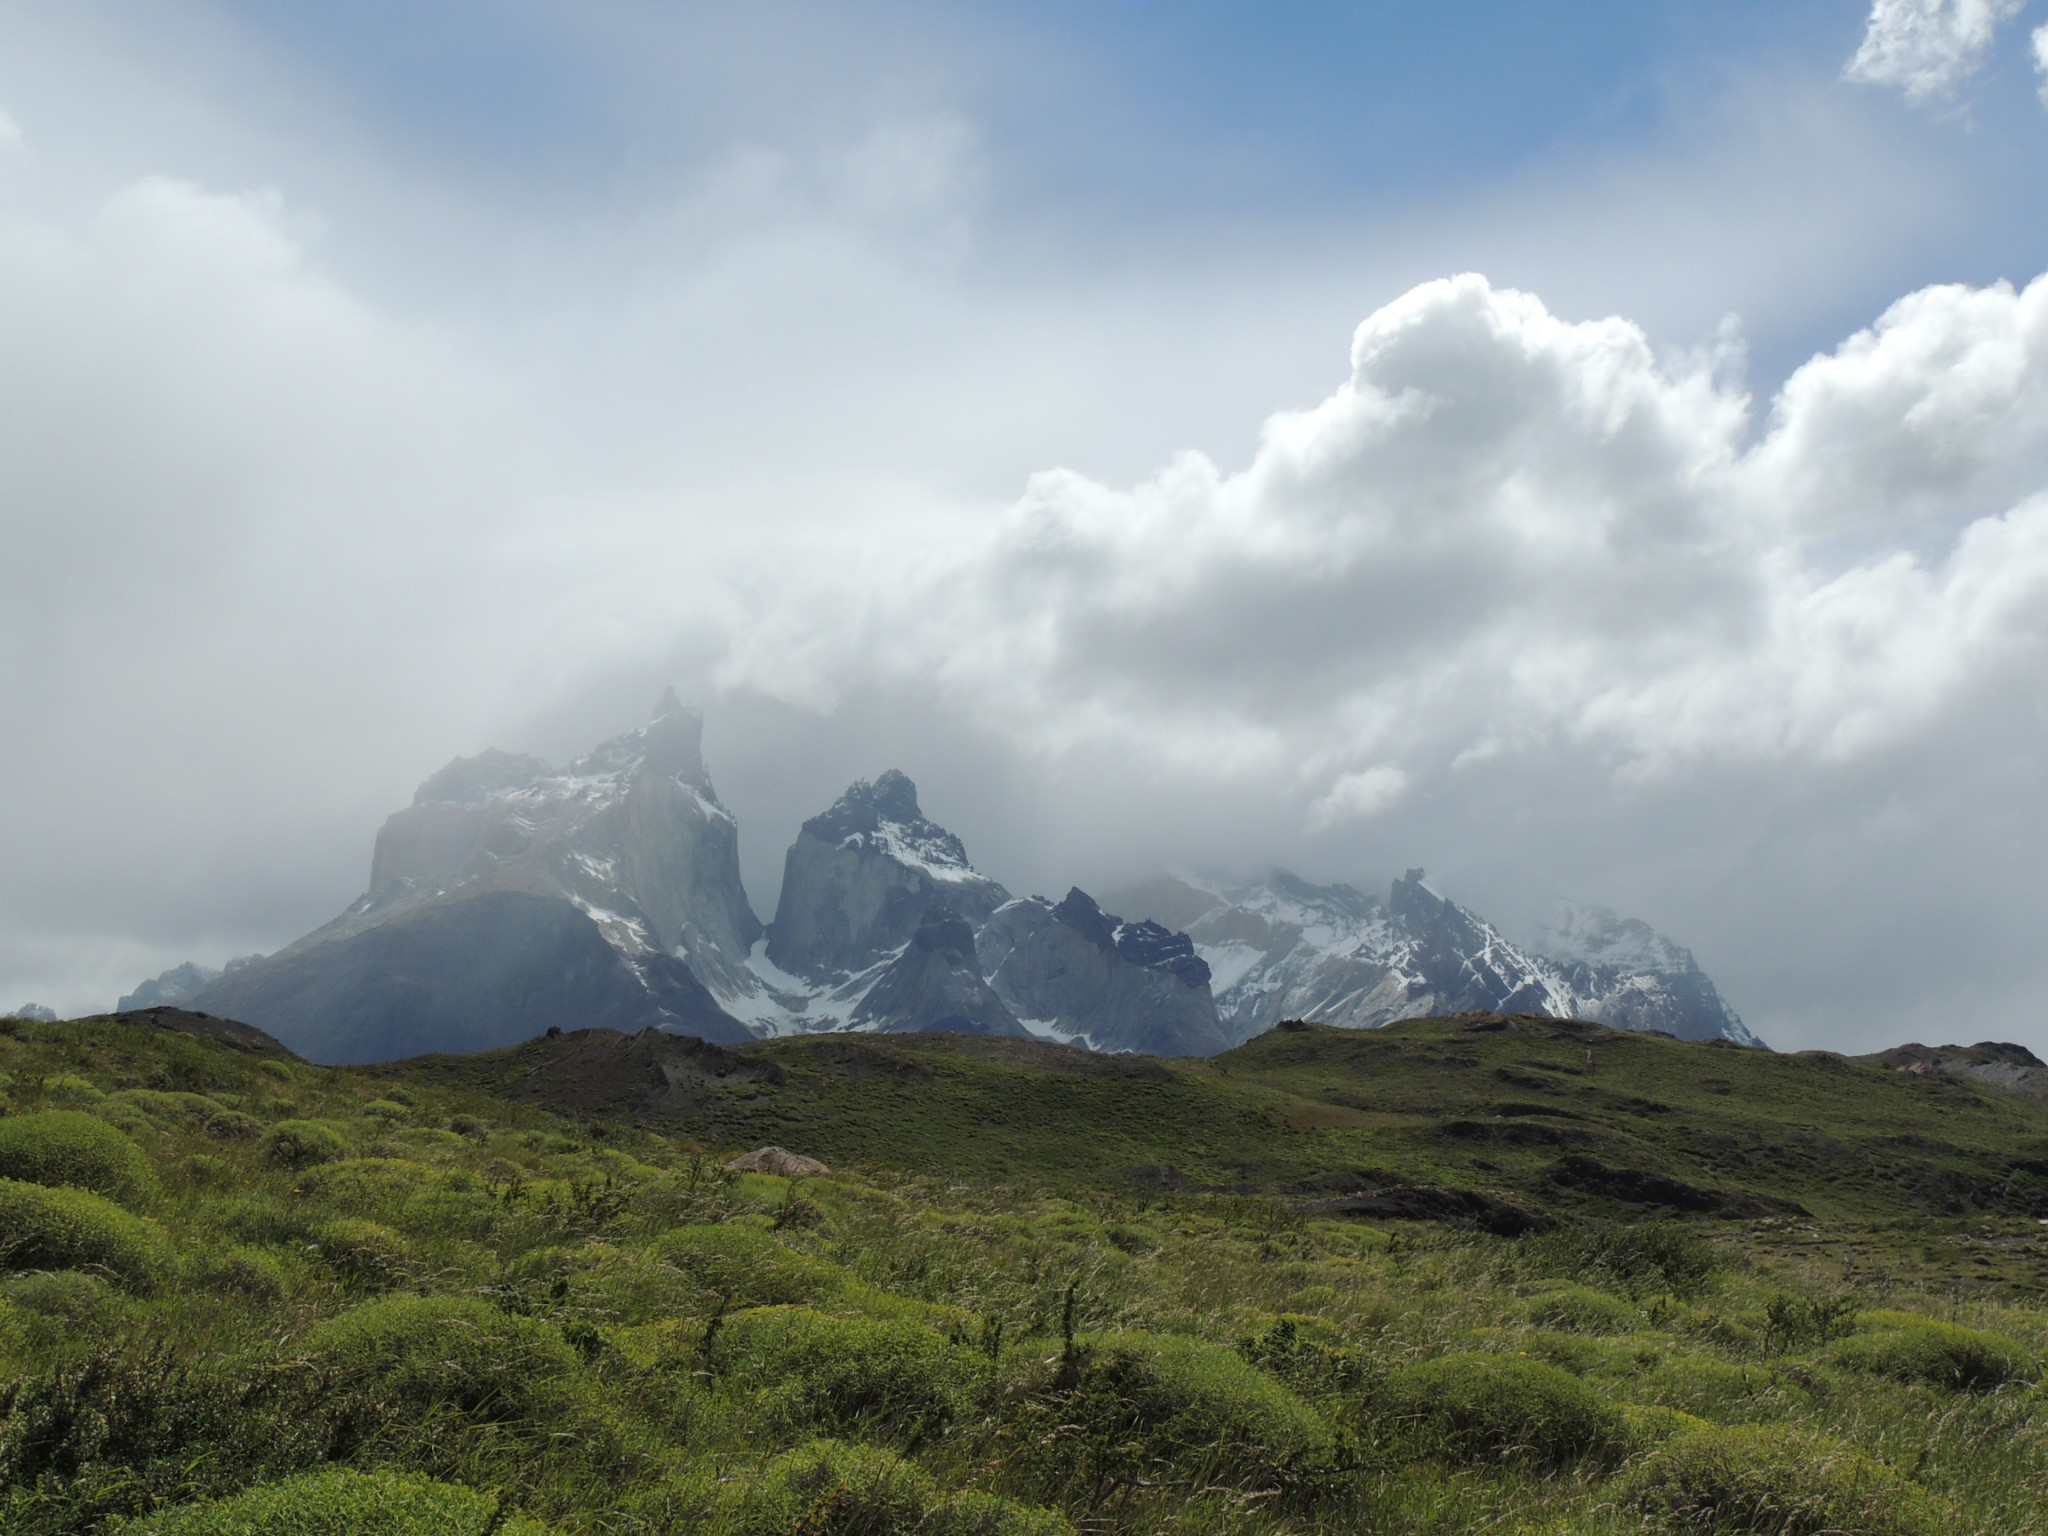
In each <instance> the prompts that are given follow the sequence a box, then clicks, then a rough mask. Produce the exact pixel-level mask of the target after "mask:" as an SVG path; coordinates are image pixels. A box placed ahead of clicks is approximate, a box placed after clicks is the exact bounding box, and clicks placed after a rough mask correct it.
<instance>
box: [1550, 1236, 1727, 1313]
mask: <svg viewBox="0 0 2048 1536" xmlns="http://www.w3.org/2000/svg"><path fill="white" fill-rule="evenodd" d="M1514 1266H1515V1267H1517V1268H1520V1269H1521V1270H1522V1271H1523V1272H1525V1273H1529V1274H1537V1275H1554V1276H1556V1277H1558V1278H1560V1279H1564V1280H1575V1281H1578V1280H1586V1279H1592V1280H1596V1281H1598V1282H1599V1284H1600V1285H1601V1286H1602V1287H1603V1288H1606V1289H1609V1290H1615V1291H1620V1292H1621V1293H1622V1294H1623V1295H1627V1296H1649V1295H1655V1294H1658V1293H1661V1292H1668V1293H1670V1294H1671V1295H1674V1296H1697V1295H1699V1294H1700V1293H1701V1292H1702V1291H1704V1290H1705V1289H1706V1288H1707V1285H1708V1283H1709V1282H1710V1281H1711V1280H1712V1279H1713V1278H1714V1275H1715V1273H1716V1272H1717V1271H1718V1270H1719V1269H1720V1268H1721V1255H1720V1254H1719V1253H1718V1252H1717V1251H1716V1250H1715V1249H1714V1246H1713V1245H1712V1244H1711V1243H1709V1242H1708V1241H1707V1240H1706V1239H1705V1238H1703V1237H1701V1236H1700V1235H1699V1234H1698V1233H1697V1232H1694V1231H1693V1230H1692V1229H1691V1228H1689V1227H1687V1226H1686V1225H1685V1224H1684V1223H1682V1222H1678V1221H1627V1222H1608V1223H1606V1224H1604V1225H1601V1226H1597V1227H1560V1228H1558V1229H1557V1230H1556V1231H1554V1232H1546V1233H1543V1234H1541V1235H1539V1236H1535V1237H1527V1238H1524V1239H1522V1241H1521V1242H1520V1243H1519V1244H1518V1245H1517V1247H1516V1252H1515V1259H1514Z"/></svg>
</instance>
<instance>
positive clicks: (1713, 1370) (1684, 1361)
mask: <svg viewBox="0 0 2048 1536" xmlns="http://www.w3.org/2000/svg"><path fill="white" fill-rule="evenodd" d="M1771 1381H1772V1373H1771V1372H1770V1371H1769V1370H1768V1369H1765V1368H1762V1367H1758V1366H1752V1365H1735V1364H1732V1363H1731V1362H1729V1361H1726V1360H1717V1359H1715V1358H1714V1357H1713V1356H1712V1355H1672V1356H1670V1357H1669V1358H1668V1359H1665V1360H1663V1361H1661V1362H1659V1363H1658V1365H1657V1366H1656V1368H1655V1369H1654V1370H1651V1371H1649V1372H1647V1373H1646V1374H1645V1375H1644V1377H1643V1378H1642V1380H1641V1381H1640V1382H1639V1383H1638V1385H1637V1388H1636V1390H1637V1392H1638V1394H1639V1395H1648V1396H1650V1397H1652V1398H1654V1399H1655V1400H1656V1401H1657V1402H1659V1403H1662V1404H1664V1405H1665V1406H1667V1407H1672V1408H1682V1409H1684V1410H1686V1411H1687V1412H1689V1413H1696V1414H1699V1415H1700V1416H1701V1417H1702V1418H1709V1419H1720V1418H1726V1417H1728V1416H1729V1415H1730V1414H1731V1412H1733V1410H1735V1409H1736V1408H1738V1407H1739V1406H1741V1405H1742V1404H1744V1403H1747V1402H1748V1401H1750V1399H1752V1398H1754V1397H1755V1396H1756V1395H1757V1394H1758V1393H1759V1392H1762V1391H1764V1390H1766V1389H1767V1388H1768V1387H1769V1386H1770V1384H1771Z"/></svg>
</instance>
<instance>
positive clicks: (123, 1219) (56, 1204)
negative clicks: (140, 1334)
mask: <svg viewBox="0 0 2048 1536" xmlns="http://www.w3.org/2000/svg"><path fill="white" fill-rule="evenodd" d="M169 1261H170V1248H169V1245H168V1244H167V1243H166V1242H165V1241H164V1236H163V1234H162V1233H161V1232H160V1231H158V1230H157V1228H156V1227H155V1226H154V1225H152V1224H151V1223H149V1222H146V1221H143V1220H141V1219H140V1218H138V1217H135V1216H131V1215H129V1214H128V1213H127V1212H126V1211H124V1210H122V1209H121V1207H119V1206H118V1205H116V1204H114V1203H113V1202H112V1201H111V1200H106V1199H103V1198H102V1197H100V1196H99V1195H95V1194H93V1193H91V1192H90V1191H88V1190H83V1189H69V1188H63V1187H58V1188H47V1187H45V1186H43V1185H41V1184H24V1183H22V1182H20V1181H19V1180H16V1179H0V1269H8V1270H24V1269H87V1270H94V1271H97V1272H102V1273H105V1274H108V1275H111V1276H113V1277H114V1278H115V1279H117V1280H119V1281H120V1282H121V1283H122V1284H124V1285H126V1286H128V1287H129V1288H131V1289H135V1290H146V1289H148V1288H149V1287H150V1286H152V1285H154V1284H155V1283H156V1281H157V1280H158V1278H159V1277H160V1276H161V1275H162V1274H163V1272H164V1270H165V1268H166V1267H167V1265H168V1264H169Z"/></svg>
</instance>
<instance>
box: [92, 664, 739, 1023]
mask: <svg viewBox="0 0 2048 1536" xmlns="http://www.w3.org/2000/svg"><path fill="white" fill-rule="evenodd" d="M702 732H703V722H702V720H701V718H700V717H699V716H697V715H696V714H695V713H694V712H692V711H689V710H686V709H684V708H683V707H682V706H681V705H679V704H678V703H677V702H676V699H675V696H674V695H673V694H672V693H671V694H668V695H665V696H664V697H663V699H662V700H661V702H660V704H659V705H658V706H657V707H656V711H655V715H654V718H653V719H652V720H651V721H649V722H648V723H647V724H646V725H644V726H642V727H641V728H640V729H638V730H636V731H630V732H627V733H626V734H625V735H622V736H617V737H614V738H613V739H612V740H610V741H607V742H605V743H604V744H603V745H602V746H600V747H598V748H597V749H596V750H595V751H594V752H591V753H589V754H587V755H585V756H584V757H581V758H578V759H577V760H576V761H575V762H573V763H571V764H570V765H569V766H568V767H567V768H565V769H563V770H561V771H559V772H557V771H554V770H552V769H550V768H548V766H547V765H546V764H544V763H541V762H539V761H538V760H536V759H534V758H530V757H519V756H515V755H513V754H511V753H506V752H497V751H490V752H485V753H483V754H481V755H480V756H477V757H473V758H462V759H458V760H457V761H455V762H453V763H450V764H449V765H448V766H447V767H446V768H443V769H442V770H441V771H440V772H439V773H436V774H434V775H433V776H432V777H430V778H429V779H428V780H427V781H426V782H425V783H424V784H422V785H421V786H420V788H419V791H418V793H417V794H415V795H414V797H413V803H412V804H411V805H410V806H408V807H407V808H405V809H404V810H402V811H399V812H397V813H396V814H395V815H393V816H392V817H391V818H390V819H389V820H387V821H386V822H385V824H384V826H383V828H382V830H380V831H379V832H378V834H377V842H376V848H375V851H374V853H373V855H372V858H371V867H370V889H369V891H368V892H367V893H366V894H365V895H364V896H363V897H362V898H361V899H360V900H359V901H357V902H355V903H354V904H353V905H352V906H350V907H349V909H348V910H347V911H346V912H344V913H342V915H341V916H340V917H338V918H336V919H335V920H334V921H333V922H331V923H329V924H327V925H326V926H325V927H323V928H320V929H317V930H316V931H314V932H313V933H310V934H308V935H307V936H306V937H305V938H303V939H301V940H299V941H298V942H297V943H295V944H293V945H291V946H289V947H288V948H286V949H283V950H281V951H279V952H278V953H277V954H275V955H271V956H269V957H267V958H265V959H261V960H255V961H251V962H249V963H248V964H246V965H244V966H241V967H240V968H238V969H236V970H233V971H232V972H230V973H227V974H224V975H221V976H219V977H216V978H213V979H211V980H209V981H207V982H206V983H205V984H203V985H201V986H200V987H198V988H197V989H196V990H191V991H186V992H184V993H183V994H182V996H180V997H179V999H178V1000H179V1001H182V1002H186V1003H189V1004H190V1005H191V1006H193V1007H196V1008H202V1009H205V1010H207V1011H208V1012H213V1013H220V1014H225V1015H229V1016H232V1017H235V1018H239V1019H242V1020H245V1021H246V1022H248V1023H251V1024H254V1025H256V1026H258V1027H259V1028H262V1029H266V1030H269V1031H270V1032H271V1033H272V1034H274V1035H276V1036H277V1037H278V1038H279V1039H280V1040H282V1041H284V1043H285V1044H286V1045H288V1046H290V1047H292V1048H293V1049H294V1050H297V1051H299V1052H300V1053H301V1054H303V1055H305V1056H308V1057H310V1058H312V1059H315V1060H319V1061H330V1062H354V1061H370V1060H377V1059H383V1058H388V1057H392V1056H399V1055H407V1054H411V1053H414V1052H419V1051H429V1050H483V1049H486V1048H488V1047H491V1046H496V1045H508V1044H512V1043H515V1042H517V1041H520V1040H524V1039H527V1038H529V1037H530V1036H532V1035H534V1034H537V1033H539V1032H540V1031H542V1030H544V1029H546V1028H548V1027H550V1026H553V1025H566V1026H569V1027H580V1026H582V1025H584V1024H593V1023H597V1022H600V1021H604V1022H607V1023H610V1024H611V1025H612V1026H613V1027H616V1028H621V1029H642V1028H647V1027H650V1026H652V1027H659V1028H667V1029H679V1030H685V1031H688V1032H689V1033H692V1034H697V1035H701V1036H703V1037H704V1038H706V1039H712V1040H721V1041H738V1040H743V1039H747V1038H749V1032H748V1031H747V1029H746V1028H745V1027H744V1026H743V1025H742V1024H740V1023H739V1021H738V1020H736V1019H734V1018H733V1017H731V1015H729V1014H727V1013H726V1012H725V1010H724V1009H722V1008H721V1007H719V1005H718V1003H717V1001H716V999H715V997H714V996H713V995H712V993H711V991H710V990H709V984H710V983H712V982H714V981H725V982H727V983H731V982H732V981H733V980H734V979H736V978H738V977H740V976H743V975H744V974H745V957H746V954H747V951H748V949H749V947H750V946H751V945H752V944H753V942H754V940H755V939H756V938H757V937H758V936H759V934H760V931H761V925H760V921H759V920H758V919H757V918H756V917H755V916H754V914H753V910H752V909H751V908H750V907H749V906H748V905H747V900H746V893H745V892H744V891H743V890H742V889H741V886H740V878H739V833H738V828H737V827H736V825H735V824H734V822H733V818H732V816H731V814H730V813H729V812H728V811H726V809H725V808H724V807H723V806H722V805H720V804H719V803H718V797H717V795H716V793H715V792H714V790H713V789H712V786H711V780H710V777H709V775H708V774H707V773H706V772H705V770H704V762H703V758H702V756H701V754H700V750H699V747H700V741H701V737H702ZM172 975H173V976H175V975H176V973H172ZM163 979H164V978H159V983H161V982H162V981H163ZM145 990H146V989H145ZM159 990H161V987H160V986H159ZM137 996H138V994H130V1000H133V999H134V998H136V997H137ZM157 1000H159V1001H161V1000H162V999H161V998H158V999H157Z"/></svg>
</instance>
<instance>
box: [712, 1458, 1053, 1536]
mask: <svg viewBox="0 0 2048 1536" xmlns="http://www.w3.org/2000/svg"><path fill="white" fill-rule="evenodd" d="M717 1514H718V1516H719V1517H720V1518H719V1519H717V1520H716V1521H708V1522H705V1524H706V1525H715V1528H716V1529H718V1530H720V1531H721V1532H724V1533H726V1536H899V1533H907V1532H911V1531H916V1532H918V1533H919V1536H1072V1533H1073V1527H1072V1526H1070V1525H1068V1524H1067V1522H1066V1521H1064V1520H1062V1519H1061V1518H1060V1517H1059V1516H1058V1515H1055V1514H1053V1513H1051V1512H1050V1511H1048V1510H1042V1509H1032V1508H1029V1507H1027V1506H1025V1505H1022V1504H1016V1503H1012V1502H1011V1501H1010V1500H1008V1499H1001V1498H996V1497H994V1496H992V1495H989V1494H984V1493H963V1494H955V1495H953V1496H952V1497H950V1498H948V1497H945V1496H944V1495H942V1494H940V1492H939V1491H938V1489H937V1487H936V1486H935V1485H934V1484H933V1482H932V1480H931V1478H930V1477H929V1476H928V1475H927V1474H926V1473H925V1472H924V1471H923V1470H922V1469H920V1468H919V1467H917V1466H916V1465H914V1464H913V1463H911V1462H908V1461H905V1460H903V1459H902V1458H901V1457H900V1456H897V1455H894V1454H893V1453H891V1452H889V1451H886V1450H883V1449H881V1448H880V1447H877V1446H864V1445H848V1444H845V1443H843V1442H841V1441H837V1440H816V1441H813V1442H812V1443H810V1444H809V1445H805V1446H800V1447H798V1448H797V1449H796V1450H793V1451H785V1452H784V1453H783V1454H782V1455H780V1456H777V1457H776V1458H775V1459H774V1460H773V1461H771V1462H769V1463H768V1465H767V1466H766V1467H765V1468H763V1469H762V1472H761V1475H760V1476H759V1477H758V1478H756V1479H754V1480H753V1481H752V1482H748V1483H736V1484H733V1485H731V1486H729V1487H728V1488H727V1489H725V1490H724V1492H723V1493H722V1494H721V1495H720V1496H719V1498H718V1501H717Z"/></svg>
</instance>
